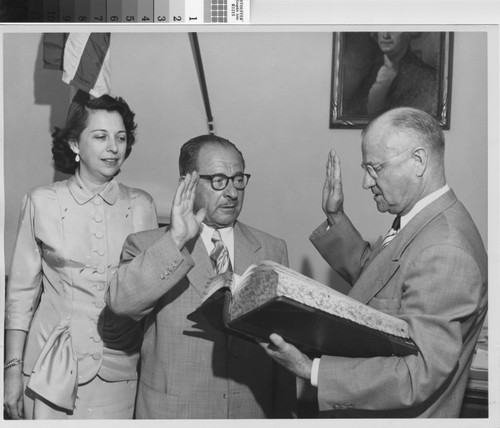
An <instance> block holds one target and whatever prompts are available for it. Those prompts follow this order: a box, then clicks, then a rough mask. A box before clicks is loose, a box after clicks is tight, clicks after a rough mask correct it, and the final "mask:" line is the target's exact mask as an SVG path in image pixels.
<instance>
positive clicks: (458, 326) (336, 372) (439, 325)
mask: <svg viewBox="0 0 500 428" xmlns="http://www.w3.org/2000/svg"><path fill="white" fill-rule="evenodd" d="M311 241H312V242H313V244H314V245H315V246H316V248H317V249H318V250H319V251H320V253H321V254H322V256H323V257H324V258H325V259H326V260H327V261H328V263H329V264H330V265H331V266H332V267H333V268H334V269H335V270H336V271H337V272H339V273H340V274H341V275H342V276H343V277H344V278H345V279H346V280H347V281H348V282H349V283H351V284H354V285H353V287H352V289H351V292H350V293H349V294H350V296H351V297H353V298H355V299H357V300H359V301H361V302H362V303H365V304H368V305H369V306H371V307H374V308H376V309H378V310H381V311H383V312H385V313H388V314H390V315H394V316H396V317H398V318H401V319H403V320H405V321H407V322H408V324H409V327H410V329H409V332H410V336H411V337H412V339H413V340H414V341H415V343H416V344H417V345H418V347H419V348H420V353H419V354H418V355H417V356H407V357H404V358H398V357H376V358H367V359H363V358H340V357H333V356H323V357H322V358H321V361H320V366H319V383H318V401H319V407H320V411H325V413H324V415H327V416H335V417H377V416H380V417H417V416H418V417H458V416H459V412H460V407H461V403H462V399H463V394H464V390H465V386H466V383H467V377H468V373H469V367H470V364H471V360H472V356H473V352H474V347H475V344H476V341H477V338H478V335H479V332H480V329H481V326H482V324H483V321H484V319H485V316H486V311H487V256H486V252H485V249H484V246H483V243H482V241H481V238H480V236H479V233H478V231H477V229H476V227H475V225H474V223H473V221H472V219H471V217H470V215H469V213H468V212H467V210H466V209H465V208H464V206H463V205H462V204H461V203H460V202H459V201H458V200H457V198H456V196H455V194H454V193H453V192H452V191H448V192H447V193H446V194H444V195H443V196H441V197H440V198H438V199H437V200H436V201H434V202H432V203H431V204H430V205H428V206H427V207H426V208H424V210H422V211H421V212H420V213H418V214H417V215H416V216H415V217H414V218H413V219H412V220H410V222H409V223H408V224H407V225H406V226H405V227H404V228H403V229H402V230H401V231H400V232H399V233H398V234H397V235H396V237H395V238H394V240H393V241H392V242H391V243H390V244H389V245H388V246H387V247H385V248H384V249H381V248H380V247H381V246H380V244H381V240H379V242H378V243H377V244H376V245H375V246H374V247H373V249H371V248H370V246H369V245H368V243H366V242H365V241H363V240H362V238H361V236H360V235H359V233H358V232H357V231H356V229H354V227H353V226H352V224H351V223H350V221H349V220H348V219H346V220H345V221H344V222H341V223H340V224H338V225H334V226H333V227H331V228H330V229H329V230H326V225H325V224H323V225H321V226H320V227H319V228H318V229H316V230H315V231H314V232H313V234H312V235H311Z"/></svg>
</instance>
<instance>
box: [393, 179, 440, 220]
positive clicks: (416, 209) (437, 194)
mask: <svg viewBox="0 0 500 428" xmlns="http://www.w3.org/2000/svg"><path fill="white" fill-rule="evenodd" d="M448 190H450V188H449V186H448V185H447V184H445V185H444V186H443V187H441V188H440V189H438V190H436V191H435V192H432V193H431V194H429V195H427V196H426V197H425V198H422V199H420V201H418V202H417V203H416V204H415V206H414V207H413V208H412V209H411V210H410V212H409V213H408V214H406V215H404V216H401V228H400V229H402V228H403V227H405V226H406V225H407V224H408V223H409V221H410V220H411V219H412V218H413V217H415V216H416V215H417V214H418V213H419V212H420V211H422V210H423V209H424V208H425V207H426V206H427V205H429V204H430V203H431V202H434V201H435V200H436V199H437V198H439V197H440V196H442V195H444V194H445V193H446V192H447V191H448Z"/></svg>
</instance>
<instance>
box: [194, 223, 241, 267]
mask: <svg viewBox="0 0 500 428" xmlns="http://www.w3.org/2000/svg"><path fill="white" fill-rule="evenodd" d="M214 230H215V229H214V228H213V227H211V226H207V225H206V224H205V223H203V224H202V228H201V232H200V236H201V239H202V240H203V243H204V244H205V248H206V249H207V252H208V254H210V253H211V252H212V249H213V248H214V243H213V242H212V236H214ZM219 232H220V236H221V239H222V241H223V242H224V244H225V245H226V247H227V250H228V251H229V258H230V259H231V263H232V265H233V268H234V266H235V261H234V227H233V226H229V227H224V228H222V229H219Z"/></svg>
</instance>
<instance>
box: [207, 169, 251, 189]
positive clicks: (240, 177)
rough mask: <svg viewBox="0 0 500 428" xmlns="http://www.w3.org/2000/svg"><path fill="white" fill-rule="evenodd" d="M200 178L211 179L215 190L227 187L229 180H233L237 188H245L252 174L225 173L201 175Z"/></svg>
mask: <svg viewBox="0 0 500 428" xmlns="http://www.w3.org/2000/svg"><path fill="white" fill-rule="evenodd" d="M200 178H203V179H204V180H209V181H210V184H211V185H212V189H214V190H224V189H225V188H226V187H227V185H228V183H229V180H231V181H232V182H233V186H234V187H235V189H237V190H243V189H244V188H245V187H246V186H247V184H248V180H249V179H250V174H242V173H239V174H235V175H233V176H232V177H228V176H227V175H224V174H213V175H200Z"/></svg>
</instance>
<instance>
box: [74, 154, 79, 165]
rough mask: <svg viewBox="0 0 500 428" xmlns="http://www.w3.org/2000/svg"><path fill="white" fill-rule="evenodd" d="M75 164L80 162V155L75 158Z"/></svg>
mask: <svg viewBox="0 0 500 428" xmlns="http://www.w3.org/2000/svg"><path fill="white" fill-rule="evenodd" d="M75 162H76V163H78V162H80V155H79V154H78V153H77V154H76V156H75Z"/></svg>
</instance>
